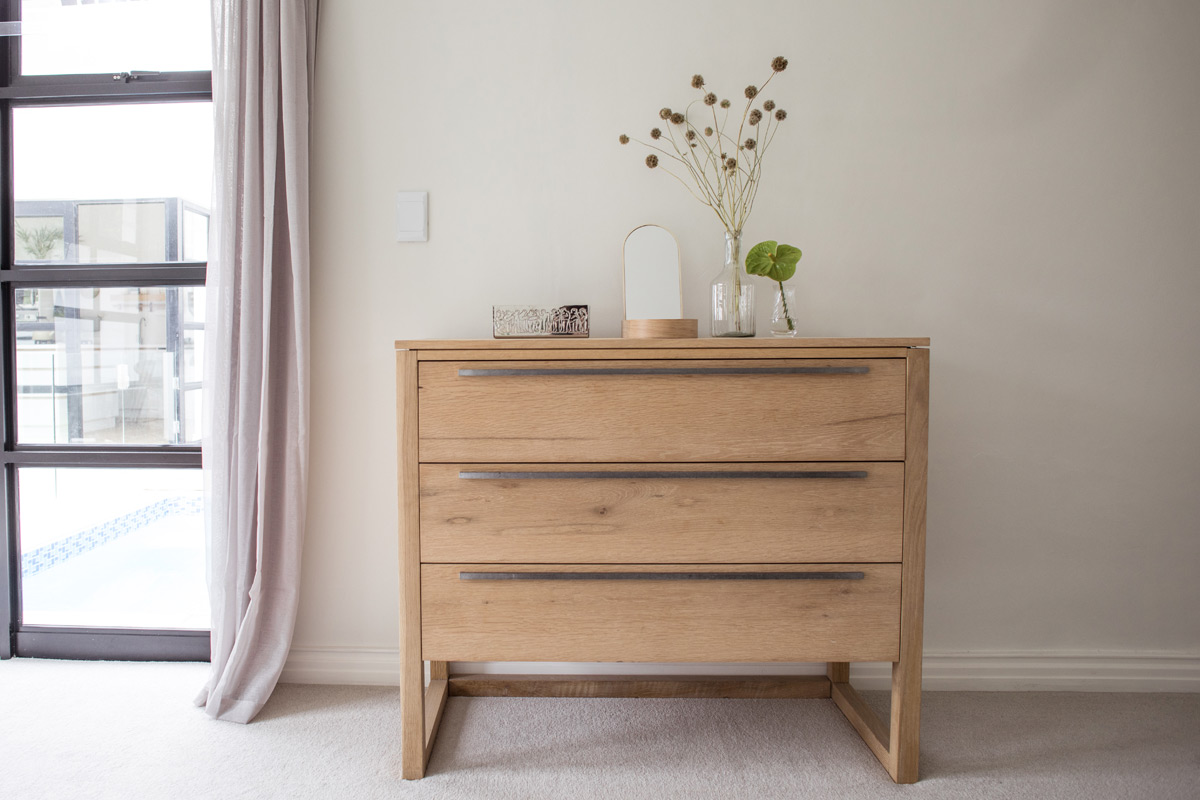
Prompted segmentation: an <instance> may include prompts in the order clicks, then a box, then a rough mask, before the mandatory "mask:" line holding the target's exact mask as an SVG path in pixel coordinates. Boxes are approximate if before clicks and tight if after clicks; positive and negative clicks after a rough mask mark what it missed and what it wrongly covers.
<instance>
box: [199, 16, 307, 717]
mask: <svg viewBox="0 0 1200 800" xmlns="http://www.w3.org/2000/svg"><path fill="white" fill-rule="evenodd" d="M316 25H317V2H316V0H213V115H214V121H215V126H216V131H215V133H216V147H215V151H216V152H215V158H216V163H215V169H214V175H215V177H214V180H213V183H214V186H213V209H212V215H211V217H210V220H211V221H210V226H211V227H210V233H209V240H210V241H209V263H208V280H207V293H206V295H207V318H206V329H205V337H206V340H207V341H206V348H205V350H206V352H205V362H204V389H205V391H204V402H205V409H204V421H205V428H204V445H203V450H204V478H205V493H206V496H205V500H206V515H205V516H206V519H205V527H206V534H207V537H208V579H209V592H210V596H211V602H212V673H211V675H210V677H209V680H208V683H207V684H206V685H205V687H204V689H203V690H202V691H201V692H200V695H199V696H198V697H197V698H196V704H197V705H199V706H203V707H204V709H205V712H206V713H207V714H208V715H209V716H211V717H214V718H216V719H224V720H231V721H234V722H249V721H250V720H251V719H253V718H254V716H255V714H257V713H258V711H259V710H260V709H261V708H262V706H263V704H264V703H265V702H266V700H267V698H268V697H269V696H270V694H271V691H272V690H273V689H274V688H275V683H276V681H277V680H278V679H279V673H280V672H281V670H282V669H283V664H284V661H285V660H286V658H287V654H288V649H289V647H290V645H291V639H292V630H293V627H294V625H295V620H296V608H297V605H298V601H299V597H298V590H299V581H300V553H301V547H302V543H303V535H304V514H305V507H306V504H307V503H306V494H307V488H308V423H309V400H308V398H309V341H308V308H309V295H308V284H309V243H308V236H309V219H308V215H309V114H310V106H311V102H312V92H313V62H314V55H315V45H316Z"/></svg>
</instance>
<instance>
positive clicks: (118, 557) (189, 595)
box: [17, 467, 210, 629]
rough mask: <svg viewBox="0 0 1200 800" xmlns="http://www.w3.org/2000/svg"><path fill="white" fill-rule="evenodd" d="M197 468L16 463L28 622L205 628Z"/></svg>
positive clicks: (23, 607)
mask: <svg viewBox="0 0 1200 800" xmlns="http://www.w3.org/2000/svg"><path fill="white" fill-rule="evenodd" d="M202 489H203V479H202V474H201V471H200V470H199V469H129V468H116V469H113V468H106V469H92V468H48V467H22V468H20V469H18V470H17V497H18V509H19V511H18V519H19V525H20V570H21V590H22V593H21V596H22V605H21V621H22V624H24V625H60V626H71V627H104V628H169V629H205V628H208V626H209V623H210V617H209V605H208V589H207V585H206V581H205V556H204V510H203V491H202Z"/></svg>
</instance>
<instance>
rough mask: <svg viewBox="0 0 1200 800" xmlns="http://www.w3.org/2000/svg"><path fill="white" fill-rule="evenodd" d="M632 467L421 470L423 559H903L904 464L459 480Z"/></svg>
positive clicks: (717, 467)
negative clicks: (468, 475)
mask: <svg viewBox="0 0 1200 800" xmlns="http://www.w3.org/2000/svg"><path fill="white" fill-rule="evenodd" d="M630 469H631V468H630V467H629V465H626V464H584V465H580V466H571V465H567V466H564V465H562V464H520V465H517V466H515V467H514V466H513V465H511V464H507V465H506V464H447V465H443V464H422V465H421V470H420V471H421V554H422V559H423V560H424V561H425V562H443V563H455V562H463V561H488V562H503V561H511V562H522V561H526V562H530V563H549V564H554V563H559V564H565V563H572V562H580V563H597V564H602V563H612V564H620V563H664V564H665V563H689V562H691V563H737V562H751V563H754V562H805V561H807V562H821V561H831V562H836V561H842V562H850V561H864V562H866V561H877V562H897V561H899V560H900V555H901V552H900V546H901V529H902V522H903V506H904V465H903V464H899V463H893V462H878V463H862V462H850V463H842V462H837V463H827V462H822V463H769V464H763V463H758V464H754V463H737V464H686V463H673V464H645V465H639V466H638V467H636V470H642V471H644V470H655V471H674V472H678V471H684V472H689V473H696V472H716V471H719V472H722V473H728V472H745V473H753V472H755V471H758V472H761V471H764V470H774V471H779V470H785V471H808V472H813V471H820V472H830V471H833V472H852V471H860V472H865V473H866V474H867V477H865V478H767V479H763V478H749V477H748V478H743V479H737V478H724V477H722V478H653V479H647V478H573V479H508V478H505V479H487V480H480V479H463V478H460V477H459V474H460V472H505V471H514V470H517V471H520V472H532V473H562V472H571V471H575V472H578V471H587V472H599V473H615V472H628V471H629V470H630Z"/></svg>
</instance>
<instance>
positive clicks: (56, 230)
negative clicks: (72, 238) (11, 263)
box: [15, 214, 65, 264]
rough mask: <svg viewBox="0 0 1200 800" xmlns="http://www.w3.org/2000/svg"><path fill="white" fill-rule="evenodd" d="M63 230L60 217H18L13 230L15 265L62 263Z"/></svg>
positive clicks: (63, 224) (62, 221) (32, 215)
mask: <svg viewBox="0 0 1200 800" xmlns="http://www.w3.org/2000/svg"><path fill="white" fill-rule="evenodd" d="M64 230H65V221H64V220H63V218H62V217H47V216H37V215H36V214H29V215H28V216H18V217H17V222H16V228H15V231H16V234H17V241H16V260H17V263H18V264H20V263H29V262H37V261H62V259H63V256H64V250H63V232H64Z"/></svg>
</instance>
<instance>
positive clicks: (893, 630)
mask: <svg viewBox="0 0 1200 800" xmlns="http://www.w3.org/2000/svg"><path fill="white" fill-rule="evenodd" d="M810 570H811V571H814V572H861V573H863V574H864V576H865V577H864V578H863V579H861V580H602V579H596V580H462V579H460V574H459V573H460V572H497V571H506V572H518V573H526V572H543V573H544V572H551V573H553V572H580V571H582V572H664V571H676V572H723V573H728V572H803V571H810ZM421 586H422V598H423V616H422V626H423V632H424V634H423V647H424V652H425V654H426V656H427V657H429V658H436V659H439V660H445V661H894V660H896V658H897V656H898V652H899V633H900V630H899V616H900V594H899V592H900V566H899V565H898V564H787V565H780V564H726V565H721V566H720V567H719V568H718V567H713V566H707V567H706V566H705V565H703V564H696V565H677V566H674V567H671V568H670V569H669V570H664V567H663V565H646V564H627V565H620V566H602V565H589V566H586V567H581V566H571V565H546V564H515V565H503V566H501V567H497V566H496V565H489V564H462V565H455V564H425V565H424V566H423V567H422V580H421Z"/></svg>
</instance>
